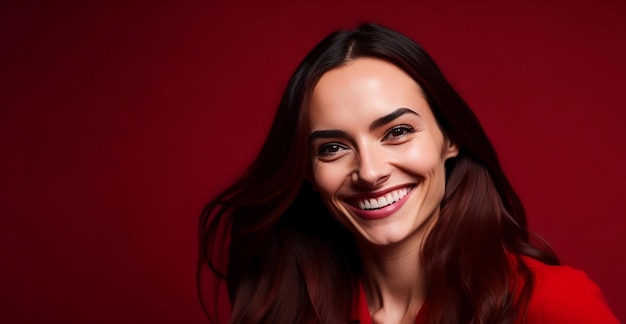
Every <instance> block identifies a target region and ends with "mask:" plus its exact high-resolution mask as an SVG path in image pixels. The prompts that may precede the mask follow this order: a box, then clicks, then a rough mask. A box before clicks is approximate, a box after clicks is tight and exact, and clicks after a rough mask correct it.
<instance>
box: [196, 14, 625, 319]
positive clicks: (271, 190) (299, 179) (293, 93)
mask: <svg viewBox="0 0 626 324" xmlns="http://www.w3.org/2000/svg"><path fill="white" fill-rule="evenodd" d="M200 226H201V227H200V262H199V273H200V271H201V270H202V268H203V266H205V265H208V266H209V267H210V268H211V269H212V271H213V272H214V274H216V275H217V276H219V277H220V278H221V279H223V280H225V281H226V283H227V287H228V292H229V297H230V301H231V303H232V306H233V307H232V316H231V318H230V322H231V323H349V322H352V323H371V322H374V323H415V322H416V323H515V322H526V323H538V322H547V323H552V322H558V323H576V322H578V323H589V322H594V323H616V322H617V320H616V319H615V317H614V316H613V315H612V313H611V311H610V310H609V309H608V307H607V306H606V304H605V302H604V299H603V297H602V294H601V293H600V292H599V290H598V288H597V287H596V286H595V284H593V283H592V282H591V281H589V279H588V278H587V277H586V276H585V275H584V273H582V272H580V271H577V270H573V269H572V268H569V267H565V266H559V265H558V261H557V258H556V256H555V255H554V253H553V252H552V251H551V250H550V249H549V248H547V247H541V248H538V247H535V246H533V245H532V244H531V243H530V233H529V231H528V229H527V225H526V217H525V214H524V210H523V207H522V205H521V202H520V200H519V199H518V197H517V195H516V193H515V192H514V190H513V188H512V187H511V185H510V184H509V181H508V180H507V178H506V176H505V175H504V173H503V171H502V169H501V167H500V165H499V162H498V158H497V155H496V153H495V151H494V149H493V146H492V145H491V142H490V141H489V139H488V138H487V136H486V135H485V132H484V131H483V129H482V127H481V125H480V123H479V122H478V120H477V118H476V117H475V115H474V114H473V112H472V111H471V109H470V108H469V107H468V106H467V104H466V103H465V102H464V101H463V99H462V98H461V97H460V96H459V95H458V94H457V93H456V92H455V91H454V89H453V88H452V87H451V86H450V84H449V83H448V82H447V81H446V80H445V78H444V77H443V75H442V74H441V72H440V71H439V69H438V68H437V66H436V65H435V63H434V62H433V61H432V60H431V58H430V57H429V56H428V55H427V54H426V53H425V52H424V51H423V50H422V49H421V48H420V47H419V46H418V45H417V44H415V43H414V42H413V41H411V40H410V39H408V38H406V37H405V36H403V35H401V34H399V33H397V32H394V31H391V30H389V29H386V28H383V27H380V26H377V25H372V24H368V25H363V26H361V27H359V28H358V29H356V30H354V31H339V32H335V33H333V34H331V35H329V36H328V37H327V38H325V39H324V40H322V42H321V43H320V44H318V45H317V46H316V47H315V48H314V49H313V50H312V51H311V52H310V53H309V55H307V57H306V58H305V59H304V61H303V62H302V63H301V64H300V66H299V67H298V69H297V70H296V72H295V73H294V75H293V77H292V79H291V80H290V82H289V84H288V87H287V90H286V91H285V94H284V95H283V99H282V101H281V103H280V106H279V109H278V112H277V114H276V117H275V119H274V122H273V124H272V128H271V131H270V134H269V135H268V138H267V139H266V141H265V144H264V145H263V148H262V149H261V152H260V153H259V155H258V157H257V158H256V160H255V161H254V163H253V164H252V165H251V166H250V168H249V169H248V171H247V172H246V173H245V174H244V175H243V176H242V177H241V178H240V180H239V181H237V182H236V183H235V184H233V185H232V186H231V187H229V188H228V189H226V190H225V191H224V192H223V193H222V194H220V195H219V196H218V197H216V198H215V199H214V200H213V201H212V202H210V203H209V204H208V205H207V207H206V208H205V210H204V212H203V214H202V217H201V222H200ZM223 233H228V235H223ZM221 251H228V253H227V254H223V253H221ZM225 260H227V264H226V265H224V263H223V262H224V261H225Z"/></svg>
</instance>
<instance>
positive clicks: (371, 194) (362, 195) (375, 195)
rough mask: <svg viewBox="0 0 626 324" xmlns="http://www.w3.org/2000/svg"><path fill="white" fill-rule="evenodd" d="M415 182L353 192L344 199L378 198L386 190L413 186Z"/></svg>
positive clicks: (385, 192) (386, 191)
mask: <svg viewBox="0 0 626 324" xmlns="http://www.w3.org/2000/svg"><path fill="white" fill-rule="evenodd" d="M415 186H416V184H401V185H398V186H394V187H389V188H385V189H381V190H378V191H370V192H364V193H358V194H354V195H349V196H346V197H345V198H346V199H371V198H378V197H380V196H384V195H386V194H387V193H388V192H391V191H394V190H398V189H400V188H407V187H408V188H413V187H415Z"/></svg>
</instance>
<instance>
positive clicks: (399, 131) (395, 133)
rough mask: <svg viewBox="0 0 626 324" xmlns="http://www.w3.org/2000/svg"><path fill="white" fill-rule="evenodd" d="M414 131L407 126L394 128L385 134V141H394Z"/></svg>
mask: <svg viewBox="0 0 626 324" xmlns="http://www.w3.org/2000/svg"><path fill="white" fill-rule="evenodd" d="M414 131H415V129H414V128H413V127H411V126H409V125H400V126H395V127H393V128H392V129H390V130H389V131H388V132H387V134H386V135H385V139H396V138H399V137H402V136H404V135H406V134H409V133H413V132H414Z"/></svg>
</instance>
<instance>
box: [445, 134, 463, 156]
mask: <svg viewBox="0 0 626 324" xmlns="http://www.w3.org/2000/svg"><path fill="white" fill-rule="evenodd" d="M444 145H445V147H444V149H443V157H444V159H445V160H447V159H449V158H453V157H456V156H457V155H459V147H458V146H457V145H456V144H455V143H453V142H452V141H451V140H449V139H447V138H446V139H445V141H444Z"/></svg>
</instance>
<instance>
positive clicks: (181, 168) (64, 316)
mask: <svg viewBox="0 0 626 324" xmlns="http://www.w3.org/2000/svg"><path fill="white" fill-rule="evenodd" d="M236 3H237V4H232V5H229V4H225V3H220V4H213V3H207V2H204V3H191V2H173V1H172V2H170V3H167V4H166V3H162V4H156V3H155V2H145V3H134V4H105V3H104V2H103V3H93V2H76V3H74V4H68V3H65V4H58V3H57V4H54V5H52V4H37V3H34V2H33V3H30V4H28V3H21V4H15V3H13V4H10V3H9V4H7V3H4V4H3V5H1V6H2V7H0V9H1V10H0V28H1V29H0V37H1V39H0V41H1V45H0V46H1V48H2V49H1V50H0V53H1V54H0V55H2V56H3V58H2V61H1V62H2V63H1V64H2V65H1V72H0V78H1V82H2V84H1V89H2V90H1V93H0V152H1V153H0V154H1V159H0V215H1V218H0V258H1V259H0V264H1V265H0V296H1V297H2V300H1V302H0V308H1V311H0V321H1V322H4V323H42V322H58V323H61V322H63V323H113V322H115V323H139V322H152V323H174V322H175V323H202V322H205V319H204V318H203V315H202V313H201V311H200V308H199V306H198V303H197V301H196V295H195V278H194V267H195V261H196V251H197V247H196V233H197V232H196V230H197V229H196V222H197V217H198V214H199V212H200V210H201V208H202V207H203V204H204V203H205V202H207V200H208V199H209V198H210V197H211V196H212V195H214V194H215V193H216V192H217V190H219V189H220V188H223V187H224V186H225V185H226V184H228V182H229V181H230V180H232V179H233V178H234V177H235V176H236V175H237V174H239V172H241V171H242V169H243V168H244V167H245V166H246V165H247V164H248V163H249V162H250V160H251V158H252V157H253V156H254V154H255V152H256V151H257V150H258V149H259V147H260V144H261V141H262V139H263V138H264V136H265V134H266V132H267V130H268V127H269V123H270V120H271V118H272V114H273V112H274V110H275V107H276V105H277V102H278V99H279V96H280V94H281V92H282V89H283V88H284V86H285V84H286V82H287V80H288V78H289V76H290V74H291V72H292V71H293V70H294V69H295V66H296V64H297V63H298V62H299V60H300V59H301V58H302V57H303V56H304V55H305V53H306V52H307V51H308V50H309V49H310V48H311V47H312V46H313V45H314V44H316V43H317V41H319V40H320V39H321V38H322V37H323V36H324V35H326V34H327V33H328V32H330V31H332V30H334V29H336V28H352V27H354V26H355V25H356V24H358V23H360V22H365V21H375V22H378V23H381V24H384V25H387V26H389V27H392V28H394V29H397V30H399V31H402V32H404V33H406V34H408V35H409V36H410V37H412V38H414V39H415V40H417V41H418V42H420V43H421V44H422V45H423V46H424V47H425V48H426V49H427V50H428V51H429V52H430V53H431V55H432V56H433V57H434V58H435V60H436V61H437V62H438V63H439V64H440V66H441V67H442V69H443V70H444V72H445V73H446V75H447V76H448V78H449V79H450V81H451V82H452V83H453V84H454V85H455V87H456V88H457V89H458V90H459V91H460V93H461V94H462V95H463V96H464V97H465V98H466V100H467V101H468V102H469V103H470V105H471V106H472V107H474V110H475V111H476V113H477V114H478V116H479V118H480V119H481V120H482V122H483V124H484V127H485V128H486V130H487V132H488V134H489V135H490V136H491V138H492V140H493V142H494V144H495V145H496V148H497V149H498V151H499V153H500V156H501V159H502V163H503V165H504V168H505V170H506V171H507V173H508V175H509V176H510V178H511V180H512V182H513V184H514V185H515V187H516V188H517V189H518V192H519V194H520V195H521V197H522V199H523V201H524V203H525V205H526V207H527V211H528V215H529V221H530V225H531V227H532V229H534V230H535V231H536V232H538V233H539V234H541V235H543V236H544V237H545V238H547V239H548V240H549V241H550V242H551V244H552V245H553V246H554V248H555V249H556V251H557V252H558V253H559V255H560V256H561V258H562V261H563V262H564V263H566V264H569V265H572V266H574V267H577V268H580V269H583V270H585V271H586V272H587V273H588V275H589V276H590V277H591V278H592V279H593V280H594V281H595V282H597V283H598V285H599V286H600V288H601V289H602V290H603V292H604V294H605V296H606V298H607V300H608V303H609V305H610V306H611V307H612V309H613V311H614V312H615V313H616V315H617V316H618V317H619V318H620V319H621V320H622V321H626V309H625V308H624V307H623V306H624V305H626V279H624V275H623V274H624V273H626V262H625V261H624V247H626V235H624V229H625V226H624V225H625V220H624V219H625V217H624V216H626V215H625V214H626V213H625V212H624V207H623V203H624V201H625V200H626V199H625V197H624V196H625V195H624V194H625V193H626V190H625V189H624V184H625V183H626V174H625V171H624V167H623V165H624V163H626V155H625V153H624V146H625V145H624V143H626V133H625V131H624V128H625V126H624V123H625V117H626V110H625V109H624V108H626V107H625V104H624V98H623V96H624V93H625V90H624V89H625V88H626V63H625V61H624V60H625V59H624V58H626V42H625V39H626V19H624V17H626V3H624V2H621V3H618V2H617V1H615V2H609V1H596V2H593V4H591V1H589V3H587V4H585V3H576V4H572V3H569V2H562V3H560V2H555V1H550V2H548V3H546V2H544V1H536V3H534V4H531V3H528V2H523V1H512V2H508V1H507V2H500V1H495V0H494V1H480V2H478V1H474V2H470V1H442V2H437V3H436V4H435V3H432V4H431V3H426V2H423V1H393V2H385V3H384V4H383V2H382V1H358V2H357V1H354V2H350V1H293V2H289V3H283V4H280V3H276V4H263V5H255V4H252V3H247V2H245V1H244V2H242V1H237V2H236Z"/></svg>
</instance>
